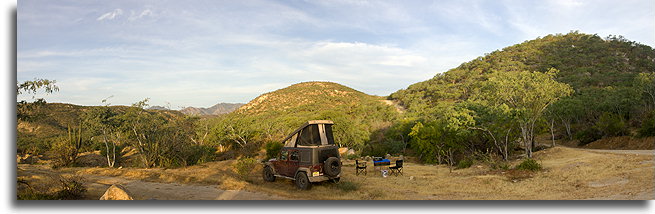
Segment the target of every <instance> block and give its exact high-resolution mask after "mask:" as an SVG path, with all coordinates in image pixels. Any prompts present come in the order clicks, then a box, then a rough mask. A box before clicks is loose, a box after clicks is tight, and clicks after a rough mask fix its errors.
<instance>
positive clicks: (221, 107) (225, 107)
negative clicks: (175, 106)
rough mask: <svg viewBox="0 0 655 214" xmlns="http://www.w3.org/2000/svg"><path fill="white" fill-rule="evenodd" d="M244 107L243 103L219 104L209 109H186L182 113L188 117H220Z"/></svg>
mask: <svg viewBox="0 0 655 214" xmlns="http://www.w3.org/2000/svg"><path fill="white" fill-rule="evenodd" d="M243 105H244V104H243V103H218V104H216V105H213V106H212V107H209V108H202V107H200V108H198V107H186V108H183V109H182V110H180V112H182V113H183V114H186V115H219V114H227V113H230V112H233V111H234V110H237V109H238V108H239V107H241V106H243Z"/></svg>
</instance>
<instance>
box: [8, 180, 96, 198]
mask: <svg viewBox="0 0 655 214" xmlns="http://www.w3.org/2000/svg"><path fill="white" fill-rule="evenodd" d="M58 180H59V188H58V190H56V191H55V192H45V191H39V190H36V189H34V188H32V186H30V184H29V182H27V181H26V180H24V179H18V192H17V199H18V200H79V199H84V194H85V193H86V191H87V189H86V187H84V185H83V183H84V180H83V178H82V177H79V176H71V177H60V178H59V179H58Z"/></svg>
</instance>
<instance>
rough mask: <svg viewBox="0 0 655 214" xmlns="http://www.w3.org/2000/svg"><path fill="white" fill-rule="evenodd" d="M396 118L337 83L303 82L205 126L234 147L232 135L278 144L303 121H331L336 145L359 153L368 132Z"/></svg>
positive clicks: (373, 100) (382, 105)
mask: <svg viewBox="0 0 655 214" xmlns="http://www.w3.org/2000/svg"><path fill="white" fill-rule="evenodd" d="M397 115H398V112H396V109H395V108H394V107H393V106H392V105H389V104H387V103H386V102H384V98H382V97H377V96H372V95H367V94H365V93H362V92H360V91H357V90H354V89H352V88H349V87H346V86H343V85H340V84H337V83H331V82H303V83H298V84H294V85H291V86H289V87H286V88H283V89H279V90H276V91H273V92H269V93H265V94H262V95H261V96H259V97H257V98H255V99H253V100H252V101H250V102H249V103H247V104H245V105H243V106H241V107H240V108H239V109H238V110H236V111H235V112H233V113H230V114H228V115H225V116H224V117H222V118H220V119H218V121H215V122H211V123H212V126H213V127H214V129H213V133H215V135H214V136H218V139H213V140H214V141H215V142H233V141H235V139H233V138H234V136H233V135H232V137H230V133H233V132H239V133H246V134H245V135H247V136H252V140H251V141H255V142H264V141H266V142H270V141H278V142H279V140H281V138H283V137H285V136H286V135H287V134H289V132H290V131H293V130H294V129H295V128H297V127H298V126H299V125H301V124H302V123H305V122H307V121H308V120H321V119H325V120H332V121H334V122H335V139H336V141H337V143H339V144H342V145H343V146H349V147H355V148H360V149H361V148H363V147H364V146H365V143H366V142H367V141H368V140H369V139H370V137H371V134H372V133H373V132H374V131H376V130H378V129H381V128H383V127H385V126H389V125H390V124H391V121H393V120H395V118H396V117H397ZM233 128H237V129H239V130H236V131H235V130H233ZM219 133H223V134H219ZM224 133H228V134H227V137H226V135H225V134H224Z"/></svg>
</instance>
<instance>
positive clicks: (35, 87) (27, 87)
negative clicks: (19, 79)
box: [16, 79, 59, 121]
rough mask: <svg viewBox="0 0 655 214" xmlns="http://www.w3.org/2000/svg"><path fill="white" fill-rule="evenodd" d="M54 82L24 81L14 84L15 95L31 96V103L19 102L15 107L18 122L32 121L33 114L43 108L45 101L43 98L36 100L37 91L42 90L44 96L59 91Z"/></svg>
mask: <svg viewBox="0 0 655 214" xmlns="http://www.w3.org/2000/svg"><path fill="white" fill-rule="evenodd" d="M55 83H56V81H55V80H48V79H34V80H33V81H29V80H28V81H25V82H23V83H16V94H17V95H21V94H23V93H27V94H32V100H34V101H32V102H28V101H27V100H21V101H19V102H18V103H17V106H16V114H17V115H16V116H17V118H18V121H24V120H30V119H34V118H33V117H34V116H33V114H34V113H35V112H36V111H37V110H38V109H39V108H40V107H41V106H43V105H44V104H45V103H46V101H45V99H43V98H38V99H36V95H37V93H38V92H39V89H43V90H44V92H45V93H46V94H52V93H54V92H57V91H59V87H57V85H55Z"/></svg>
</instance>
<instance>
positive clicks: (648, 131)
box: [637, 111, 655, 137]
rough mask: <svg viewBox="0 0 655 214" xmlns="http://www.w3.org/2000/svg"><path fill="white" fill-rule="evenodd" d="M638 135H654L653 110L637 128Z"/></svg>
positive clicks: (654, 117) (654, 118)
mask: <svg viewBox="0 0 655 214" xmlns="http://www.w3.org/2000/svg"><path fill="white" fill-rule="evenodd" d="M637 134H638V136H639V137H648V136H655V111H651V112H650V113H648V114H647V115H646V117H645V118H644V120H643V121H642V122H641V128H639V129H638V130H637Z"/></svg>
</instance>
